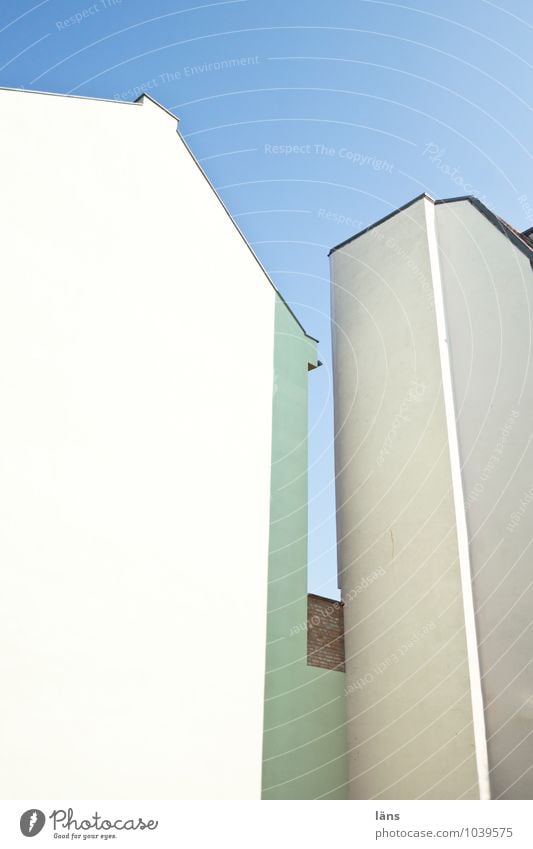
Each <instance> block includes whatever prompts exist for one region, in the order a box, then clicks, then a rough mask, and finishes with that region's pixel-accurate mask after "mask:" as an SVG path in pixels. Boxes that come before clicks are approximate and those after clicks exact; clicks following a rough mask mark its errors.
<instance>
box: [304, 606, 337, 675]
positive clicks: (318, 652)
mask: <svg viewBox="0 0 533 849" xmlns="http://www.w3.org/2000/svg"><path fill="white" fill-rule="evenodd" d="M343 608H344V605H343V603H342V602H341V601H335V599H332V598H324V597H323V596H321V595H314V594H313V593H309V595H308V596H307V663H308V665H309V666H321V667H322V668H323V669H335V670H337V671H338V672H344V612H343Z"/></svg>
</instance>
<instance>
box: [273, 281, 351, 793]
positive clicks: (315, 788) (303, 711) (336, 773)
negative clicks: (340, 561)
mask: <svg viewBox="0 0 533 849" xmlns="http://www.w3.org/2000/svg"><path fill="white" fill-rule="evenodd" d="M275 331H276V339H275V349H274V399H273V437H272V491H271V514H270V560H269V586H268V621H267V654H266V682H265V719H264V748H263V798H264V799H317V798H329V799H345V798H347V794H346V781H347V767H346V755H345V752H346V732H345V708H344V674H343V673H342V672H334V671H330V670H327V669H319V668H317V667H313V666H308V665H307V632H306V628H305V623H306V620H307V429H308V421H307V403H308V389H307V384H308V380H309V379H311V380H312V375H311V376H308V363H312V364H316V344H315V343H314V342H313V340H311V339H309V337H307V336H305V334H304V332H303V331H302V329H301V328H300V327H299V325H298V323H297V322H296V321H295V319H294V317H293V316H292V315H291V313H290V312H289V310H288V309H287V307H286V306H285V304H284V303H283V302H282V300H281V299H280V298H278V299H277V303H276V328H275Z"/></svg>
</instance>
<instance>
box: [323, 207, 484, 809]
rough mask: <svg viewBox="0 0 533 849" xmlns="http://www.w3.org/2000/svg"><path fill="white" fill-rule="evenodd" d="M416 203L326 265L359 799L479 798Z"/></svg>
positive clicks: (424, 238)
mask: <svg viewBox="0 0 533 849" xmlns="http://www.w3.org/2000/svg"><path fill="white" fill-rule="evenodd" d="M425 203H426V201H425V200H424V199H421V200H419V201H417V202H416V203H414V204H413V205H411V206H410V207H408V208H407V209H405V210H404V211H402V212H399V213H398V214H396V215H394V216H393V217H391V218H389V219H388V220H386V221H384V222H383V223H382V224H381V225H378V226H376V227H374V228H373V229H371V230H369V231H368V232H366V233H364V234H362V235H360V236H358V237H357V238H356V239H355V240H353V241H351V242H349V243H348V244H346V245H345V246H344V247H342V248H339V249H337V250H335V251H334V252H333V254H332V256H331V269H332V311H333V340H334V341H333V347H334V375H335V388H334V391H335V405H336V412H335V433H336V481H337V511H338V536H339V566H340V572H341V575H340V581H341V587H342V594H343V598H344V601H345V609H344V614H345V628H346V668H347V672H346V691H347V710H348V746H349V774H350V796H351V797H352V798H372V799H378V798H400V799H401V798H407V799H414V798H426V799H428V798H437V799H439V798H440V799H446V798H451V799H455V798H479V792H480V790H479V782H478V774H477V770H476V756H475V755H476V753H475V745H474V734H473V724H472V707H471V690H470V678H469V668H468V658H467V652H466V640H465V627H464V610H463V597H462V591H461V576H460V567H459V556H458V543H457V530H456V517H455V507H454V499H453V495H452V479H451V468H450V459H449V444H448V433H447V424H446V410H445V407H444V402H443V391H442V380H441V362H440V354H439V343H438V337H437V324H436V318H435V306H434V303H435V298H434V291H433V280H432V275H431V269H430V262H429V254H428V233H427V230H426V218H425V209H424V204H425Z"/></svg>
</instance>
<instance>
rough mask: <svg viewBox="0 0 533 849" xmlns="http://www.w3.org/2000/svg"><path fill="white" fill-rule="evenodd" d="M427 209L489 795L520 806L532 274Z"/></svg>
mask: <svg viewBox="0 0 533 849" xmlns="http://www.w3.org/2000/svg"><path fill="white" fill-rule="evenodd" d="M435 210H436V220H437V232H438V241H439V246H440V254H441V259H440V262H441V268H442V275H443V283H444V292H445V302H446V312H447V315H448V327H449V337H450V352H451V363H452V373H453V383H454V389H455V396H456V407H457V412H458V423H457V429H458V436H459V446H460V452H461V462H462V464H463V489H464V492H465V500H466V513H467V521H468V527H469V538H470V553H471V560H472V571H473V575H474V583H473V589H474V599H475V605H476V610H477V629H478V637H479V642H480V646H479V652H480V662H481V673H482V684H483V690H484V696H485V699H484V700H485V708H486V724H487V735H488V751H489V766H490V770H491V772H490V775H491V787H492V797H493V798H509V799H531V798H532V797H533V769H532V767H531V753H532V751H533V748H532V747H533V732H532V719H533V676H532V663H533V661H532V657H533V636H532V633H533V632H532V628H531V625H532V612H531V611H532V609H533V576H532V570H531V562H532V544H533V534H532V531H531V527H532V524H531V522H532V516H533V506H532V505H533V445H532V442H533V431H532V420H533V370H532V337H531V327H532V325H533V321H532V312H533V307H532V300H533V297H532V292H533V290H532V287H531V284H532V282H533V279H532V271H531V265H530V262H529V259H528V258H527V256H525V255H524V254H523V253H521V252H520V250H519V249H518V248H517V247H516V246H514V245H513V244H512V243H511V242H510V241H509V239H508V238H506V236H505V235H503V234H502V233H501V232H499V231H498V229H497V228H496V227H495V226H494V225H493V224H492V223H491V222H490V221H489V220H487V218H486V217H485V216H484V215H482V214H481V213H480V212H479V211H478V210H477V209H476V208H475V207H474V206H473V205H472V204H471V203H469V202H468V201H462V202H458V203H446V204H438V205H437V206H436V207H435Z"/></svg>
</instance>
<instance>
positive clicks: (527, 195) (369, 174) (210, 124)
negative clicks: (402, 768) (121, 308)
mask: <svg viewBox="0 0 533 849" xmlns="http://www.w3.org/2000/svg"><path fill="white" fill-rule="evenodd" d="M532 42H533V4H532V3H531V0H497V2H491V1H490V0H448V2H446V3H442V2H436V0H407V2H406V3H405V4H402V3H399V2H395V0H390V1H389V2H385V0H328V2H324V0H321V2H318V0H292V2H291V0H283V2H282V0H266V2H263V0H231V2H218V3H208V2H204V3H200V2H195V0H95V2H93V3H91V2H90V0H41V2H37V3H36V2H31V1H30V0H3V2H2V3H1V4H0V85H2V86H10V87H17V88H19V87H22V88H28V89H36V90H40V91H53V92H62V93H73V94H80V95H87V96H95V97H106V98H119V99H124V100H133V99H134V98H135V97H136V95H137V94H138V93H139V92H140V91H141V90H144V91H147V92H148V93H149V94H151V95H152V96H153V97H155V98H156V99H157V100H159V101H160V102H161V103H163V104H164V105H165V106H166V107H167V108H168V109H170V110H171V111H172V112H174V113H175V114H176V115H178V116H179V118H180V127H181V131H182V133H183V134H184V136H185V138H186V139H187V140H188V142H189V144H190V146H191V147H192V150H193V152H194V153H195V155H196V156H197V158H198V159H199V160H200V161H201V162H202V165H203V167H204V168H205V170H206V172H207V174H208V175H209V177H210V179H211V180H212V182H213V183H214V185H215V186H216V188H217V189H218V191H219V192H220V194H221V196H222V197H223V199H224V201H225V202H226V204H227V206H228V207H229V209H230V211H231V212H232V214H233V215H234V216H235V218H236V220H237V222H238V223H239V225H240V227H241V228H242V230H243V231H244V233H245V235H246V236H247V238H248V240H249V241H250V243H251V244H252V246H253V247H254V249H255V251H256V252H257V254H258V255H259V257H260V259H261V260H262V262H263V263H264V265H265V266H266V268H267V270H268V271H269V273H270V275H271V277H272V278H273V280H274V282H275V283H276V285H277V287H278V288H279V289H280V291H281V292H282V293H283V295H284V296H285V298H286V299H287V300H288V301H289V303H290V304H291V306H292V307H293V308H294V310H295V312H296V314H297V315H298V317H299V318H300V319H301V321H302V322H303V323H304V325H305V327H306V328H307V330H308V332H309V333H311V335H313V336H316V337H318V338H319V339H320V341H321V345H320V356H321V359H322V360H323V362H324V366H323V368H321V369H318V370H316V371H315V372H312V373H311V374H310V388H311V404H310V418H311V437H310V508H309V515H310V589H311V590H313V591H314V592H317V593H320V594H324V595H335V594H336V580H335V518H334V487H333V455H332V408H331V370H330V362H331V352H330V332H329V274H328V260H327V252H328V250H329V248H330V247H332V246H333V245H335V244H337V243H338V242H340V241H342V240H343V239H345V238H347V237H348V236H350V235H352V234H353V233H355V232H356V231H357V230H359V229H361V228H362V227H364V226H366V225H367V224H370V223H372V222H373V221H375V220H376V219H378V218H381V217H382V216H384V215H386V214H387V213H389V212H391V211H392V210H393V209H395V208H396V207H398V206H400V205H402V204H403V203H405V202H406V201H408V200H410V199H411V198H412V197H414V196H415V195H417V194H419V193H420V192H422V191H427V192H429V193H430V194H432V195H433V196H435V197H454V196H457V195H463V194H475V195H477V196H478V197H480V198H481V199H482V200H483V201H484V202H485V203H487V205H489V206H490V207H491V208H492V209H493V210H494V211H495V212H497V213H498V214H500V215H502V216H503V217H504V218H506V219H507V220H508V221H509V222H510V223H512V224H513V225H514V226H516V227H517V228H518V229H520V230H523V229H525V228H526V227H531V226H533V180H532V169H531V140H532V139H533V110H532V93H533V74H532V69H533V56H532V51H531V44H532ZM124 143H125V144H126V143H127V140H126V139H125V141H124ZM154 155H157V152H156V151H154ZM181 202H183V201H182V199H181V198H179V197H177V198H176V203H181ZM185 202H186V199H185ZM199 226H201V222H199ZM176 236H177V238H176V254H177V256H179V252H180V250H183V249H184V248H183V247H182V246H180V245H179V239H178V236H179V234H176ZM135 237H136V234H135V233H132V246H134V244H135ZM185 249H186V246H185Z"/></svg>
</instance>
